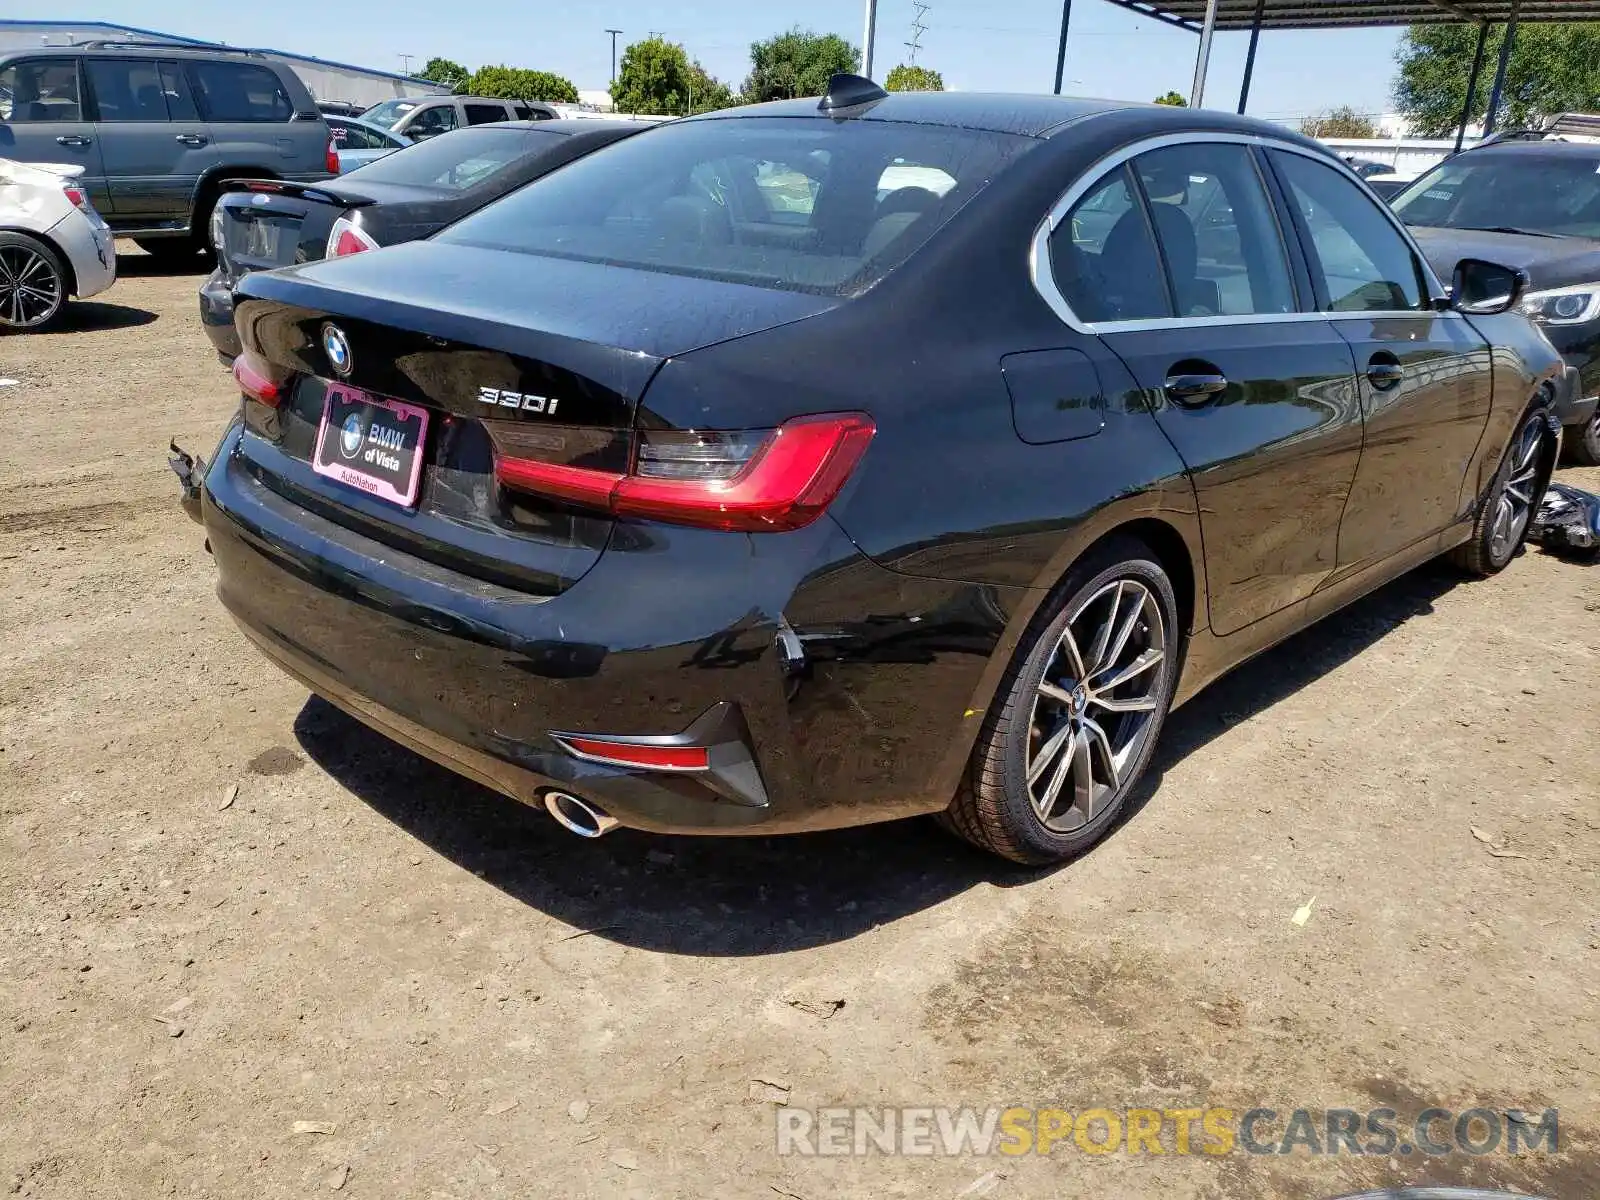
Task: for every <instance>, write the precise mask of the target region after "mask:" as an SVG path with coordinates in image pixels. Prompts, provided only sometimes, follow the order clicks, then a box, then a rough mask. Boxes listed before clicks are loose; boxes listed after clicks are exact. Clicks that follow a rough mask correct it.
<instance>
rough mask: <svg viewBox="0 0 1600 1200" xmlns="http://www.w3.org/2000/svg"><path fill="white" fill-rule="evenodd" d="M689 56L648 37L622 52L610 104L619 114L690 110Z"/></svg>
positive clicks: (663, 42) (673, 44)
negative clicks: (620, 66) (688, 108)
mask: <svg viewBox="0 0 1600 1200" xmlns="http://www.w3.org/2000/svg"><path fill="white" fill-rule="evenodd" d="M688 95H689V56H688V55H687V54H685V53H684V52H683V47H682V46H679V45H677V44H676V43H675V42H669V41H667V40H666V39H665V38H659V37H651V38H645V39H644V41H642V42H634V43H633V45H631V46H629V47H628V48H627V49H626V50H624V51H623V52H622V68H621V69H620V70H619V71H618V72H617V83H616V86H615V87H613V88H612V89H611V103H612V105H613V106H614V107H615V108H616V110H617V111H618V112H619V113H669V114H677V113H682V112H683V111H685V109H687V107H688V103H689V101H688Z"/></svg>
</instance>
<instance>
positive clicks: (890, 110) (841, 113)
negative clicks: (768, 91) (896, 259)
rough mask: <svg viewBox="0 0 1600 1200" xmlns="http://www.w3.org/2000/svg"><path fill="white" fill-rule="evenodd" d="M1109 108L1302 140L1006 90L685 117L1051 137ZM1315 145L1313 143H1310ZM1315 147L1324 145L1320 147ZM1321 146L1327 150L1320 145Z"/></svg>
mask: <svg viewBox="0 0 1600 1200" xmlns="http://www.w3.org/2000/svg"><path fill="white" fill-rule="evenodd" d="M1111 112H1138V113H1142V114H1144V115H1145V116H1147V117H1148V118H1149V121H1150V126H1151V130H1152V132H1159V131H1160V130H1162V129H1163V128H1170V129H1171V130H1172V131H1173V132H1178V131H1179V130H1180V129H1202V130H1204V129H1215V130H1223V131H1231V132H1235V133H1248V134H1257V135H1261V136H1267V137H1272V138H1274V139H1276V140H1279V141H1286V142H1296V143H1306V142H1307V141H1308V139H1306V138H1304V137H1302V136H1301V135H1300V134H1297V133H1294V132H1293V131H1291V130H1289V129H1286V128H1284V127H1283V126H1282V125H1274V124H1271V123H1270V122H1267V121H1259V120H1256V119H1255V118H1253V117H1237V116H1234V115H1233V114H1231V113H1224V112H1217V111H1214V110H1211V109H1192V108H1172V107H1169V106H1166V105H1161V104H1139V103H1135V102H1133V101H1129V100H1102V99H1093V98H1089V97H1083V96H1040V95H1028V94H1022V93H1010V92H890V93H889V94H888V95H887V96H885V97H884V98H883V99H881V100H877V101H871V102H869V103H867V104H864V105H861V106H859V107H858V108H857V109H855V110H851V109H841V110H834V111H833V112H832V113H828V112H824V111H823V110H821V109H819V108H818V106H817V101H816V99H815V98H808V99H803V100H775V101H772V102H770V103H767V104H753V105H747V106H745V107H742V108H728V109H722V110H720V111H718V112H710V113H701V114H699V115H698V116H694V117H686V118H684V119H685V120H688V121H715V120H729V119H734V120H737V119H739V118H741V117H815V118H831V119H834V120H840V119H848V120H856V121H897V122H905V123H910V124H915V125H945V126H950V127H954V128H962V129H979V130H984V131H986V132H990V133H1011V134H1020V135H1022V136H1024V137H1041V138H1042V137H1050V136H1053V135H1054V134H1056V133H1058V132H1060V131H1061V130H1063V129H1064V128H1065V127H1067V126H1069V125H1073V124H1075V123H1077V122H1078V121H1081V120H1083V119H1084V118H1086V117H1094V116H1099V115H1101V114H1103V113H1111ZM1311 144H1315V143H1311ZM1319 148H1322V147H1320V146H1319ZM1323 149H1325V148H1323Z"/></svg>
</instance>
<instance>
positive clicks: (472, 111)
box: [465, 104, 506, 125]
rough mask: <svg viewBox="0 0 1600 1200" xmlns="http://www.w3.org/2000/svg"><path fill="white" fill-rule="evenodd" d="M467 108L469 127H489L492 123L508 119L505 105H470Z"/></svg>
mask: <svg viewBox="0 0 1600 1200" xmlns="http://www.w3.org/2000/svg"><path fill="white" fill-rule="evenodd" d="M465 108H466V110H467V124H468V125H487V124H489V123H490V122H491V121H504V120H505V119H506V109H505V105H503V104H468V105H465Z"/></svg>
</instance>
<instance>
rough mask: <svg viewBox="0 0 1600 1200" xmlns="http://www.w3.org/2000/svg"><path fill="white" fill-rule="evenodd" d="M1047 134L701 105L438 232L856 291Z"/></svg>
mask: <svg viewBox="0 0 1600 1200" xmlns="http://www.w3.org/2000/svg"><path fill="white" fill-rule="evenodd" d="M1035 144H1036V143H1035V142H1034V141H1033V140H1032V139H1029V138H1022V137H1014V136H1011V135H1009V134H997V133H988V132H983V131H979V130H971V129H955V128H949V127H943V126H934V125H909V124H898V123H894V122H889V121H831V120H827V119H815V120H811V119H804V118H799V119H795V118H774V117H739V118H719V119H714V120H701V121H686V122H681V123H675V124H671V125H662V126H659V127H657V128H655V129H652V130H650V131H649V132H647V133H643V134H641V135H639V136H638V137H632V138H628V139H627V140H625V141H622V142H618V143H616V144H615V145H613V146H610V147H608V148H607V149H606V150H604V151H602V152H600V153H598V154H593V155H590V156H588V157H586V158H581V159H579V160H578V161H576V162H574V163H572V164H570V165H568V166H566V167H563V168H562V169H561V170H560V171H557V172H555V173H554V174H552V175H549V176H548V177H546V178H544V179H541V180H539V181H538V182H537V183H536V184H534V185H532V186H530V187H526V188H523V189H522V190H520V191H518V192H514V193H512V194H511V195H510V196H507V197H506V198H505V199H503V200H499V201H497V202H496V203H494V204H491V205H490V206H489V207H487V208H485V209H483V210H482V211H481V212H478V213H476V214H474V215H473V216H470V217H468V218H467V219H466V220H464V221H462V222H460V223H459V224H457V225H455V226H453V227H452V228H450V229H449V230H447V231H446V232H445V233H443V234H441V235H439V236H438V238H437V239H436V240H439V241H445V242H458V243H461V244H464V245H472V246H483V247H488V248H492V249H498V250H512V251H519V252H522V253H526V254H537V255H545V256H549V257H552V258H569V259H578V260H581V261H584V262H594V263H603V264H607V265H613V266H625V267H636V268H639V269H642V270H647V271H664V272H670V273H673V274H683V275H698V276H703V277H706V278H713V279H728V280H732V281H734V282H738V283H750V284H755V285H757V286H762V287H771V288H779V289H783V290H786V291H797V292H817V293H822V294H825V295H845V294H850V293H853V292H855V291H858V290H860V289H862V288H865V287H868V286H870V285H871V284H872V283H874V282H876V281H877V280H878V279H879V278H881V277H882V276H883V275H884V274H885V273H887V272H888V271H889V270H891V269H892V268H893V267H894V266H896V265H898V264H899V263H901V262H903V261H905V259H906V258H908V257H909V256H910V255H911V254H912V253H913V252H914V251H915V250H916V249H917V248H918V247H920V246H921V245H922V244H923V243H924V242H925V241H927V239H928V238H929V237H930V236H931V235H932V234H933V233H934V232H935V231H936V230H937V229H938V228H939V227H940V226H941V225H943V224H944V223H945V222H946V221H948V220H949V219H950V217H951V216H952V215H953V214H954V213H955V212H956V211H957V210H958V209H959V208H960V207H961V206H962V205H963V204H965V203H966V202H967V201H968V200H970V199H971V198H972V197H973V196H974V195H976V194H977V193H978V192H979V191H980V190H981V189H982V188H983V187H984V185H985V184H987V183H988V181H989V180H990V179H992V178H993V177H994V176H995V174H996V173H997V172H998V171H999V170H1000V169H1001V167H1002V166H1004V164H1005V163H1007V162H1008V161H1010V160H1011V159H1013V158H1015V157H1016V156H1017V155H1019V154H1021V153H1022V152H1023V151H1024V150H1026V149H1028V148H1029V147H1030V146H1032V145H1035ZM396 157H400V156H399V155H397V156H396Z"/></svg>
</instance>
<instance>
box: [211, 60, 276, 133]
mask: <svg viewBox="0 0 1600 1200" xmlns="http://www.w3.org/2000/svg"><path fill="white" fill-rule="evenodd" d="M189 70H190V71H191V72H193V74H194V80H195V86H196V88H198V90H199V92H200V99H201V102H202V103H203V104H204V105H205V112H206V119H207V120H209V121H247V122H266V121H287V120H288V119H289V118H290V117H292V116H294V105H293V103H291V102H290V100H289V94H288V93H287V92H285V91H284V90H283V84H282V83H281V82H279V80H278V76H277V75H276V74H275V73H274V72H273V71H270V70H268V69H267V68H266V67H258V66H255V65H254V64H252V63H231V62H229V63H222V62H191V63H190V64H189Z"/></svg>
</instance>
